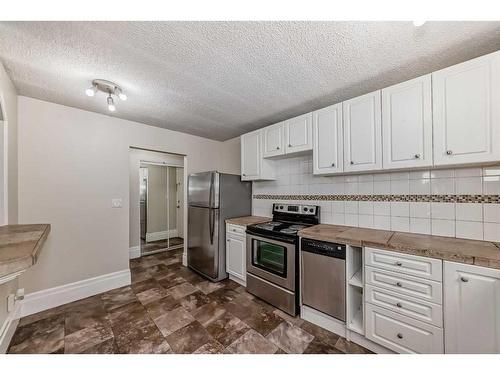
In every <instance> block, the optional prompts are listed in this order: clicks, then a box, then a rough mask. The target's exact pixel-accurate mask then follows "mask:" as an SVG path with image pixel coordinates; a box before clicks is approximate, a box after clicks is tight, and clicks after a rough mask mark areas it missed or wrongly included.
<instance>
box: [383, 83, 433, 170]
mask: <svg viewBox="0 0 500 375" xmlns="http://www.w3.org/2000/svg"><path fill="white" fill-rule="evenodd" d="M431 101H432V98H431V76H430V74H429V75H426V76H423V77H419V78H415V79H412V80H410V81H407V82H403V83H400V84H398V85H394V86H391V87H388V88H386V89H383V90H382V134H383V136H382V138H383V147H382V149H383V167H384V169H393V168H411V167H427V166H431V165H432V103H431Z"/></svg>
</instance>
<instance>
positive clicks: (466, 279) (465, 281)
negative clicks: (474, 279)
mask: <svg viewBox="0 0 500 375" xmlns="http://www.w3.org/2000/svg"><path fill="white" fill-rule="evenodd" d="M460 280H461V281H462V282H463V283H468V282H469V279H468V278H466V277H463V276H462V277H461V278H460Z"/></svg>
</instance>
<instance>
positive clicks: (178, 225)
mask: <svg viewBox="0 0 500 375" xmlns="http://www.w3.org/2000/svg"><path fill="white" fill-rule="evenodd" d="M139 183H140V186H139V193H140V203H139V204H140V233H141V235H140V237H141V239H140V253H141V256H145V255H149V254H154V253H158V252H161V251H168V250H173V249H179V248H182V247H183V246H184V218H183V212H184V202H183V201H184V199H183V197H184V168H182V167H178V166H171V165H166V164H163V163H161V164H160V163H150V162H144V161H142V162H141V164H140V168H139Z"/></svg>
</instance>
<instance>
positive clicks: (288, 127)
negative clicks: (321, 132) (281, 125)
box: [285, 113, 312, 154]
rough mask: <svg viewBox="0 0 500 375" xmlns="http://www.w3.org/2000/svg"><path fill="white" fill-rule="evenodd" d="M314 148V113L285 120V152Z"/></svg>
mask: <svg viewBox="0 0 500 375" xmlns="http://www.w3.org/2000/svg"><path fill="white" fill-rule="evenodd" d="M308 150H312V113H306V114H305V115H302V116H298V117H294V118H292V119H290V120H286V121H285V152H286V153H287V154H291V153H294V152H302V151H308Z"/></svg>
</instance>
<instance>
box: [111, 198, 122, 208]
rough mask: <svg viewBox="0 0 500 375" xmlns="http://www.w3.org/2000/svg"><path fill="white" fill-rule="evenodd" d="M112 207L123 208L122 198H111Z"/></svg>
mask: <svg viewBox="0 0 500 375" xmlns="http://www.w3.org/2000/svg"><path fill="white" fill-rule="evenodd" d="M111 207H112V208H122V199H121V198H115V199H112V200H111Z"/></svg>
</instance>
